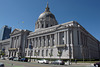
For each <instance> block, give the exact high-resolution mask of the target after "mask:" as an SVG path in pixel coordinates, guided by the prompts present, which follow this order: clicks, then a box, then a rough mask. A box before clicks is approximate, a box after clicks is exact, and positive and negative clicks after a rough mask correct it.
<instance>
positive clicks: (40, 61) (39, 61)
mask: <svg viewBox="0 0 100 67" xmlns="http://www.w3.org/2000/svg"><path fill="white" fill-rule="evenodd" d="M38 63H44V64H48V63H49V61H48V60H45V59H42V60H38Z"/></svg>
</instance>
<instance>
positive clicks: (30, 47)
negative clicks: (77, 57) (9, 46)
mask: <svg viewBox="0 0 100 67" xmlns="http://www.w3.org/2000/svg"><path fill="white" fill-rule="evenodd" d="M32 48H33V46H32V44H31V43H30V45H29V49H30V62H31V54H32Z"/></svg>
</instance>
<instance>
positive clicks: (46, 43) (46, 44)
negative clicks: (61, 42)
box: [45, 35, 48, 47]
mask: <svg viewBox="0 0 100 67" xmlns="http://www.w3.org/2000/svg"><path fill="white" fill-rule="evenodd" d="M45 40H46V41H45V46H46V47H47V46H48V39H47V35H46V36H45Z"/></svg>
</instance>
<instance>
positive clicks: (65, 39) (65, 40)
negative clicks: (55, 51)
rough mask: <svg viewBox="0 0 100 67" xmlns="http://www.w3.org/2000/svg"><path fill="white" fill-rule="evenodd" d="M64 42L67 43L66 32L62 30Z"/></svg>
mask: <svg viewBox="0 0 100 67" xmlns="http://www.w3.org/2000/svg"><path fill="white" fill-rule="evenodd" d="M64 44H67V33H66V31H64Z"/></svg>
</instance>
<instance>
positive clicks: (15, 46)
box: [15, 37, 17, 48]
mask: <svg viewBox="0 0 100 67" xmlns="http://www.w3.org/2000/svg"><path fill="white" fill-rule="evenodd" d="M15 48H17V37H15Z"/></svg>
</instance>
